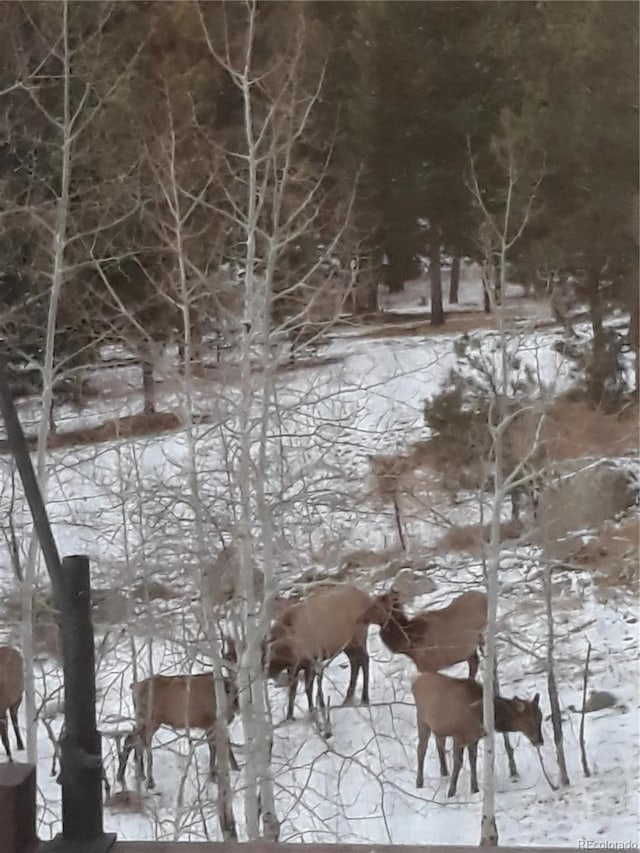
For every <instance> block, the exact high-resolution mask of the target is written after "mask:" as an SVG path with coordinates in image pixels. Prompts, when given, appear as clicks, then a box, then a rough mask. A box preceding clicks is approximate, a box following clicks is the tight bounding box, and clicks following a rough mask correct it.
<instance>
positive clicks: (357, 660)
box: [342, 645, 369, 705]
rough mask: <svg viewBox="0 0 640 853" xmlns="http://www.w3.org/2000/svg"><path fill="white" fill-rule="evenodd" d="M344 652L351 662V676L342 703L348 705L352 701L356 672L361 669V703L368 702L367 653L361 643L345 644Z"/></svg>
mask: <svg viewBox="0 0 640 853" xmlns="http://www.w3.org/2000/svg"><path fill="white" fill-rule="evenodd" d="M344 651H345V654H346V655H347V657H348V658H349V661H350V663H351V677H350V679H349V687H348V688H347V694H346V696H345V697H344V702H343V703H342V704H343V705H350V704H351V703H352V702H353V697H354V694H355V692H356V682H357V680H358V672H359V670H362V704H363V705H368V704H369V655H368V654H367V650H366V649H363V648H362V646H361V645H353V646H347V647H346V648H345V650H344Z"/></svg>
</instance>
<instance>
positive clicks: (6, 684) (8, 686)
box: [0, 646, 24, 761]
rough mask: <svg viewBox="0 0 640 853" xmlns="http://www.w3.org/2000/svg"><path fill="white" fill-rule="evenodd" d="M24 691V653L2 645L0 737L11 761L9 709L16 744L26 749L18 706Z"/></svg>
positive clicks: (0, 658)
mask: <svg viewBox="0 0 640 853" xmlns="http://www.w3.org/2000/svg"><path fill="white" fill-rule="evenodd" d="M23 692H24V673H23V666H22V655H21V654H20V652H18V651H16V649H14V648H12V647H11V646H0V739H1V740H2V745H3V746H4V749H5V752H6V753H7V756H8V757H9V761H13V757H12V755H11V748H10V746H9V733H8V726H7V711H8V712H9V714H10V715H11V722H12V723H13V731H14V732H15V735H16V746H17V748H18V749H20V750H22V749H24V744H23V742H22V738H21V737H20V729H19V728H18V708H19V707H20V703H21V702H22V694H23Z"/></svg>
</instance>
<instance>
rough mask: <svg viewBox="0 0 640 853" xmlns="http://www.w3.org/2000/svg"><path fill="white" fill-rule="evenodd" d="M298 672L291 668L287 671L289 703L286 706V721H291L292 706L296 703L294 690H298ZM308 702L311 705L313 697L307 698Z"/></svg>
mask: <svg viewBox="0 0 640 853" xmlns="http://www.w3.org/2000/svg"><path fill="white" fill-rule="evenodd" d="M299 671H300V670H299V669H297V668H295V667H292V668H291V669H290V670H289V702H288V705H287V720H293V704H294V702H295V701H296V690H297V689H298V672H299ZM306 685H307V682H306V670H305V687H306ZM307 697H309V691H308V690H307ZM309 702H310V703H311V705H313V696H311V698H309Z"/></svg>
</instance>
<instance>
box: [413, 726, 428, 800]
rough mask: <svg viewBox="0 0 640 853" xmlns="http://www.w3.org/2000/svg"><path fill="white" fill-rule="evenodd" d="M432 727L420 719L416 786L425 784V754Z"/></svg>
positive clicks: (420, 786)
mask: <svg viewBox="0 0 640 853" xmlns="http://www.w3.org/2000/svg"><path fill="white" fill-rule="evenodd" d="M430 737H431V729H430V728H429V726H428V725H427V724H426V723H422V722H421V721H420V720H418V772H417V774H416V788H422V786H423V785H424V756H425V754H426V752H427V746H428V744H429V738H430Z"/></svg>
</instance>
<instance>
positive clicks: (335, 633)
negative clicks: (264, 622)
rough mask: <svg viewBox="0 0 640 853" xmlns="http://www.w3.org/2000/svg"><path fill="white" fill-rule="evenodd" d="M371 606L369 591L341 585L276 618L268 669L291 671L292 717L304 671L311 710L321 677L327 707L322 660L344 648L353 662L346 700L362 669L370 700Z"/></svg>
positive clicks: (365, 695)
mask: <svg viewBox="0 0 640 853" xmlns="http://www.w3.org/2000/svg"><path fill="white" fill-rule="evenodd" d="M370 606H371V599H370V598H369V596H368V595H367V593H366V592H363V591H362V590H361V589H358V588H357V587H355V586H348V585H344V586H342V585H337V586H335V587H332V588H329V589H322V590H321V591H319V592H317V593H315V594H314V595H311V596H310V597H309V598H307V599H305V600H304V601H300V602H298V603H297V604H293V605H291V607H288V608H287V609H286V610H285V611H284V612H283V613H282V615H281V616H280V618H279V619H278V620H277V622H276V623H275V625H274V626H273V628H272V630H271V635H270V638H269V663H268V669H267V673H268V676H269V677H270V678H275V677H276V676H277V675H278V674H279V673H280V672H282V671H283V670H287V674H288V679H289V702H288V708H287V719H288V720H292V719H293V705H294V702H295V696H296V689H297V686H298V675H299V673H300V672H301V671H303V672H304V681H305V690H306V693H307V700H308V702H309V710H312V709H313V682H314V677H315V676H316V675H317V676H318V704H319V705H320V707H324V699H323V696H322V677H321V675H322V674H321V671H318V664H319V663H320V662H322V661H330V660H331V659H332V658H334V657H335V656H336V655H338V654H340V652H344V653H345V654H346V655H347V657H348V658H349V661H350V663H351V677H350V680H349V687H348V689H347V693H346V696H345V700H344V704H345V705H346V704H348V703H349V702H351V701H352V699H353V694H354V693H355V687H356V681H357V679H358V672H359V671H360V670H362V702H363V703H364V704H367V703H368V702H369V654H368V652H367V631H368V628H369V626H368V624H365V623H364V622H363V621H362V616H363V614H364V613H365V612H366V611H367V609H368V608H369V607H370Z"/></svg>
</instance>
